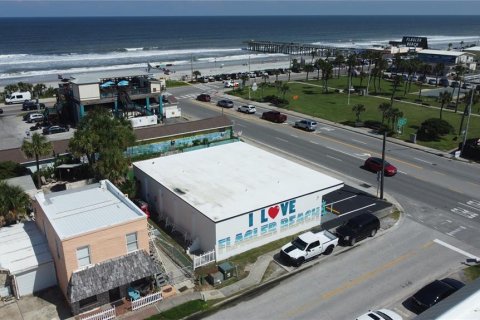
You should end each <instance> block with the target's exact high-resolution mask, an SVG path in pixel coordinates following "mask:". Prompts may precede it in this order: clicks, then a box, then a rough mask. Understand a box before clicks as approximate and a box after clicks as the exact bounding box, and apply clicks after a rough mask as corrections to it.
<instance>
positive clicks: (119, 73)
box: [70, 69, 149, 84]
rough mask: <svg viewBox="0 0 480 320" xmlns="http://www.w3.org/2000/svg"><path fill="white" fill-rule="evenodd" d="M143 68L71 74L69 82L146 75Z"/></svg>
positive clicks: (147, 74)
mask: <svg viewBox="0 0 480 320" xmlns="http://www.w3.org/2000/svg"><path fill="white" fill-rule="evenodd" d="M148 76H149V73H148V72H146V71H145V70H142V69H140V70H135V69H134V70H112V71H107V72H105V71H104V72H92V73H83V74H78V75H72V76H71V79H70V82H71V83H75V84H89V83H100V82H101V80H102V79H119V78H130V77H148Z"/></svg>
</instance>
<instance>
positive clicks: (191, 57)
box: [190, 54, 193, 80]
mask: <svg viewBox="0 0 480 320" xmlns="http://www.w3.org/2000/svg"><path fill="white" fill-rule="evenodd" d="M190 70H191V71H192V75H191V78H190V80H193V54H190Z"/></svg>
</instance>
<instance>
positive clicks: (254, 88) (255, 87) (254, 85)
mask: <svg viewBox="0 0 480 320" xmlns="http://www.w3.org/2000/svg"><path fill="white" fill-rule="evenodd" d="M257 89H258V87H257V83H256V82H254V83H253V84H252V90H253V91H257Z"/></svg>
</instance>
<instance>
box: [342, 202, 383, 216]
mask: <svg viewBox="0 0 480 320" xmlns="http://www.w3.org/2000/svg"><path fill="white" fill-rule="evenodd" d="M374 205H376V203H372V204H369V205H368V206H365V207H361V208H358V209H355V210H352V211H348V212H345V213H344V214H349V213H353V212H357V211H360V210H362V209H366V208H369V207H371V206H374Z"/></svg>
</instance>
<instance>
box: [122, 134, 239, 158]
mask: <svg viewBox="0 0 480 320" xmlns="http://www.w3.org/2000/svg"><path fill="white" fill-rule="evenodd" d="M231 134H232V129H231V128H227V129H226V130H225V131H223V132H209V133H199V134H192V135H191V136H187V137H179V138H171V139H168V140H165V141H159V142H154V143H151V144H143V145H137V146H133V147H129V148H128V149H127V151H126V154H127V155H129V156H139V155H144V154H159V153H165V152H167V151H171V150H175V149H181V148H185V147H191V146H194V141H196V140H197V141H199V142H202V141H203V140H204V139H207V140H208V141H209V142H216V141H222V140H228V139H230V137H231ZM172 141H173V142H174V143H172Z"/></svg>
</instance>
